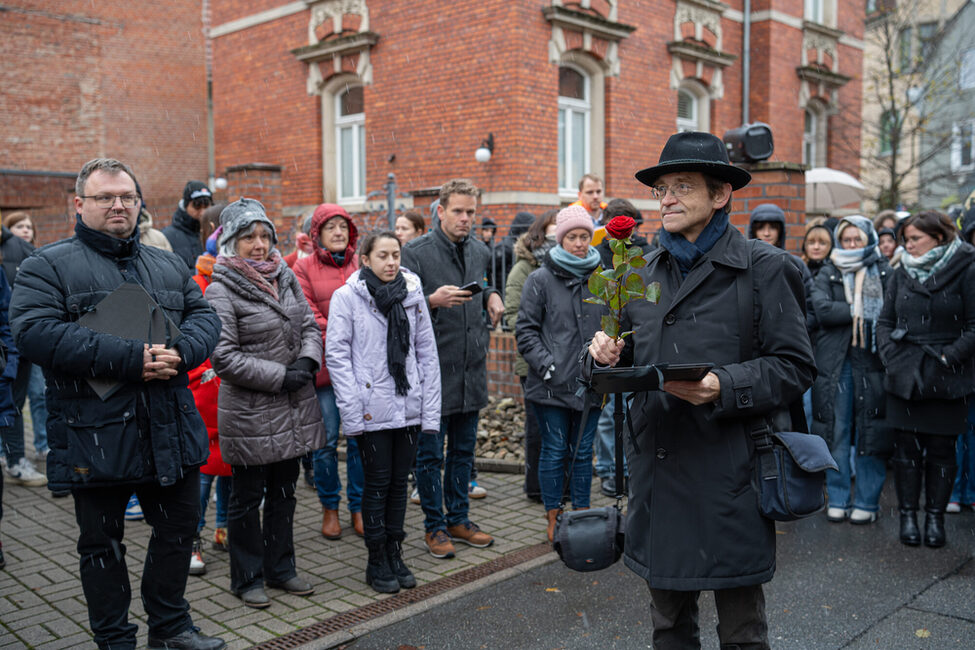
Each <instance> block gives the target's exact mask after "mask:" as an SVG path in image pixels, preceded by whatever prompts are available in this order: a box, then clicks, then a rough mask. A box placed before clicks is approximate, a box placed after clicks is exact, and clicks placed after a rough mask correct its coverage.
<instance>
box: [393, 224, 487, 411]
mask: <svg viewBox="0 0 975 650" xmlns="http://www.w3.org/2000/svg"><path fill="white" fill-rule="evenodd" d="M463 251H464V259H463V261H462V260H461V259H460V256H459V255H458V252H457V245H456V244H455V243H454V242H452V241H450V240H449V239H448V238H447V235H445V234H444V233H443V231H442V230H441V229H440V226H439V225H437V226H436V227H435V228H434V229H433V230H431V231H430V232H428V233H427V234H425V235H423V236H422V237H417V238H416V239H414V240H412V241H410V242H409V243H407V244H406V246H404V247H403V266H405V267H406V268H408V269H409V270H411V271H413V272H414V273H416V274H417V275H418V276H420V281H421V282H422V283H423V295H425V296H426V297H427V300H428V304H429V298H430V294H432V293H433V292H435V291H436V290H437V289H439V288H440V287H442V286H444V285H446V284H452V285H454V286H457V287H460V286H463V285H465V284H467V283H468V282H477V283H478V284H483V283H484V278H485V276H486V275H487V271H488V265H489V264H490V263H491V253H490V251H489V250H488V247H487V246H485V245H484V243H483V242H480V241H478V239H477V238H476V237H472V236H468V237H467V239H466V240H464V244H463ZM492 293H497V291H495V289H494V288H493V287H487V289H485V290H484V291H482V292H481V293H480V294H478V295H476V296H474V299H473V300H471V301H470V302H465V303H464V304H463V305H458V306H456V307H449V308H439V309H431V310H430V318H431V320H432V321H433V332H434V334H435V335H436V337H437V352H438V354H439V355H440V382H441V383H440V386H441V390H440V394H441V396H442V405H441V414H442V415H453V414H454V413H470V412H472V411H479V410H481V409H482V408H484V407H485V406H487V353H488V346H489V345H490V332H489V331H488V328H487V324H486V322H485V316H484V312H485V310H486V309H487V301H488V297H489V296H490V295H491V294H492Z"/></svg>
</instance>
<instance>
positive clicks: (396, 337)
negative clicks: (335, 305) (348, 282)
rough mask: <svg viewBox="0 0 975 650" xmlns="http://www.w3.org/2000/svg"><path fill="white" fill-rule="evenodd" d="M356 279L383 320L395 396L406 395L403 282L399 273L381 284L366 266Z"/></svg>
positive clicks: (406, 322)
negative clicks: (362, 282)
mask: <svg viewBox="0 0 975 650" xmlns="http://www.w3.org/2000/svg"><path fill="white" fill-rule="evenodd" d="M359 277H361V278H362V279H363V280H364V281H365V283H366V289H368V290H369V295H370V296H372V297H373V300H375V301H376V306H377V307H379V311H380V312H382V314H383V316H385V317H386V364H387V366H388V367H389V374H390V375H392V377H393V381H394V382H396V394H397V395H406V394H408V392H409V390H410V382H409V381H408V380H407V379H406V353H407V352H409V351H410V321H409V319H407V318H406V310H405V309H404V308H403V299H404V298H406V293H407V291H406V278H404V277H403V272H402V271H400V272H398V273H397V274H396V277H395V278H393V279H392V280H390V281H389V282H383V281H382V280H380V279H379V277H378V276H377V275H376V274H375V273H373V270H372V269H370V268H369V267H368V266H364V267H362V268H361V269H359Z"/></svg>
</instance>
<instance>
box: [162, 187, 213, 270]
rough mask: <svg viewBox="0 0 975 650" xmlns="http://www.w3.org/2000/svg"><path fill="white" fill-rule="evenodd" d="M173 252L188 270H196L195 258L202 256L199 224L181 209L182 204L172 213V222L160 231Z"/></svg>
mask: <svg viewBox="0 0 975 650" xmlns="http://www.w3.org/2000/svg"><path fill="white" fill-rule="evenodd" d="M162 234H164V235H166V239H168V240H169V244H170V245H171V246H172V247H173V252H174V253H176V254H177V255H179V257H180V259H182V260H183V261H184V262H186V266H187V267H188V268H189V269H190V270H195V269H196V258H198V257H199V256H200V255H202V254H203V244H202V243H201V242H200V222H199V221H197V220H196V219H194V218H193V217H191V216H190V215H189V213H187V212H186V210H184V209H183V202H182V201H180V203H179V207H178V208H176V212H174V213H173V221H172V222H171V223H170V224H169V225H168V226H166V227H165V228H163V229H162Z"/></svg>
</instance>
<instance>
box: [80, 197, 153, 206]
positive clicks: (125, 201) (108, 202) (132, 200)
mask: <svg viewBox="0 0 975 650" xmlns="http://www.w3.org/2000/svg"><path fill="white" fill-rule="evenodd" d="M79 196H80V197H81V198H83V199H94V201H95V205H97V206H98V207H99V208H111V207H112V206H114V205H115V199H118V200H119V201H121V202H122V207H123V208H134V207H135V206H136V205H138V203H139V198H140V197H139V195H138V194H96V195H94V196H92V195H90V194H89V195H87V196H86V195H84V194H80V195H79Z"/></svg>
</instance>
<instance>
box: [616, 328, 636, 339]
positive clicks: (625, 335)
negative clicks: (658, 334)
mask: <svg viewBox="0 0 975 650" xmlns="http://www.w3.org/2000/svg"><path fill="white" fill-rule="evenodd" d="M632 333H633V330H626V331H625V332H620V335H619V338H621V339H625V338H626V337H627V336H629V335H630V334H632Z"/></svg>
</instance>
